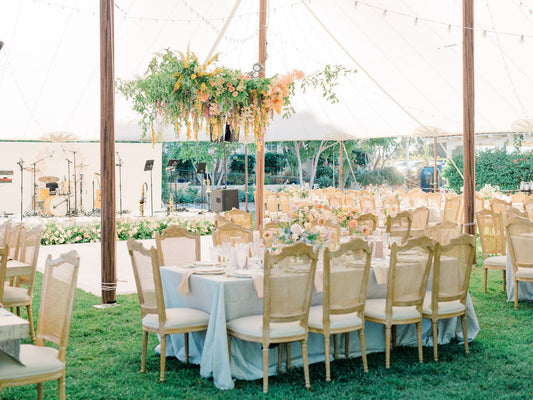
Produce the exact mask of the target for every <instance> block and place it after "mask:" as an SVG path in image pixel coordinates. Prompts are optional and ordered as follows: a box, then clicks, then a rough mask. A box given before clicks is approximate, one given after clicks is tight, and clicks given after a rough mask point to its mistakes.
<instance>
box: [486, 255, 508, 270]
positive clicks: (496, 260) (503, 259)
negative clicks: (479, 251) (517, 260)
mask: <svg viewBox="0 0 533 400" xmlns="http://www.w3.org/2000/svg"><path fill="white" fill-rule="evenodd" d="M483 265H486V266H488V267H501V268H505V267H506V265H507V256H494V257H488V258H487V259H486V260H485V261H483Z"/></svg>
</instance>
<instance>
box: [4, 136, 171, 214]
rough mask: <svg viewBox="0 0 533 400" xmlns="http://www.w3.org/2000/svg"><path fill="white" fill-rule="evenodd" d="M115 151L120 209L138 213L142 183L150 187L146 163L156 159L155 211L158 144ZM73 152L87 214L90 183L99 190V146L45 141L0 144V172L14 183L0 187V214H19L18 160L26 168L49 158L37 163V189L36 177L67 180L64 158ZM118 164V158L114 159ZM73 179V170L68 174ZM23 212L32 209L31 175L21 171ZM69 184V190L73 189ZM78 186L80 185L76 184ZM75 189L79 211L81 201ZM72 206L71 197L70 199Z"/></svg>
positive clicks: (118, 145) (117, 147)
mask: <svg viewBox="0 0 533 400" xmlns="http://www.w3.org/2000/svg"><path fill="white" fill-rule="evenodd" d="M115 150H116V151H117V152H118V153H119V155H120V158H121V159H122V162H123V167H122V208H123V210H130V211H133V212H134V213H136V214H138V213H139V200H140V198H141V190H142V183H143V182H147V183H148V186H149V185H150V173H149V172H144V164H145V161H146V160H151V159H153V160H155V162H154V168H153V198H154V210H158V209H160V208H161V144H156V145H155V146H152V144H149V143H116V144H115ZM71 151H76V152H77V153H76V164H77V165H85V167H83V168H77V171H76V172H77V175H78V179H79V175H80V173H81V174H82V175H83V185H82V189H83V195H82V200H83V209H84V210H85V211H90V210H91V209H92V206H93V200H92V199H93V191H92V184H93V182H94V185H95V189H98V187H99V185H98V183H97V178H96V174H95V173H98V172H100V143H48V142H0V170H13V171H14V175H13V182H12V183H4V184H0V213H2V212H9V213H14V214H19V213H20V168H19V166H18V165H17V161H19V160H20V159H22V160H24V166H25V167H29V166H30V164H31V163H33V162H35V161H37V160H40V159H42V158H46V157H48V156H50V155H52V157H51V158H48V159H46V160H44V161H42V162H40V163H38V164H37V169H38V170H39V171H38V172H37V173H36V178H37V181H36V183H37V186H38V187H42V188H44V187H45V184H44V183H41V182H40V181H39V180H38V178H39V177H41V176H56V177H58V178H59V184H60V185H61V182H63V181H66V180H67V175H68V174H67V161H66V160H67V158H68V159H70V160H72V159H73V154H72V153H71ZM115 158H116V161H117V162H118V158H117V157H116V154H115ZM115 170H116V189H117V193H116V207H117V212H118V211H119V198H120V197H119V173H118V170H119V168H118V167H115ZM70 174H71V177H72V180H73V174H74V172H73V170H72V166H71V171H70ZM23 179H24V180H23V182H24V197H23V206H24V210H28V209H31V206H32V204H31V203H32V187H31V185H32V174H31V172H29V171H24V177H23ZM73 185H74V182H73V181H72V189H71V190H73V189H74V186H73ZM78 185H79V183H78ZM79 191H80V189H79V186H78V208H79V202H80V195H79ZM71 204H72V206H73V204H74V196H72V198H71ZM145 215H150V192H149V191H148V192H146V203H145Z"/></svg>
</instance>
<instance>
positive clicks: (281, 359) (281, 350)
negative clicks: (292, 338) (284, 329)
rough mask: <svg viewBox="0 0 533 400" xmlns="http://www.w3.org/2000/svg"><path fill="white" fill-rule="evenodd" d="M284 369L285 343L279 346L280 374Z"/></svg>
mask: <svg viewBox="0 0 533 400" xmlns="http://www.w3.org/2000/svg"><path fill="white" fill-rule="evenodd" d="M282 369H283V343H280V344H279V345H278V374H279V373H281V370H282Z"/></svg>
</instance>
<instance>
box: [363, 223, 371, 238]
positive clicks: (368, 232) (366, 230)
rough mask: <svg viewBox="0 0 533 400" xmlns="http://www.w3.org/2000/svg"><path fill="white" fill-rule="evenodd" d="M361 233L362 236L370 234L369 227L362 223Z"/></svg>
mask: <svg viewBox="0 0 533 400" xmlns="http://www.w3.org/2000/svg"><path fill="white" fill-rule="evenodd" d="M361 235H363V236H368V235H370V228H369V227H368V226H366V225H363V226H362V227H361Z"/></svg>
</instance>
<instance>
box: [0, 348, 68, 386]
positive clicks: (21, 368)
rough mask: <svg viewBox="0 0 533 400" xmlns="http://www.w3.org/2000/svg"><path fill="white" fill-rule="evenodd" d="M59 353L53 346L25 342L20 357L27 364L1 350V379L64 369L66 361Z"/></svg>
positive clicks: (49, 372)
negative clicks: (60, 357) (61, 358)
mask: <svg viewBox="0 0 533 400" xmlns="http://www.w3.org/2000/svg"><path fill="white" fill-rule="evenodd" d="M57 355H58V352H57V350H56V349H54V348H52V347H45V346H35V345H33V344H24V345H22V346H20V359H21V360H22V361H23V362H24V364H25V365H22V364H19V363H18V362H16V361H15V360H13V359H12V358H11V357H9V356H8V355H7V354H5V353H3V352H1V351H0V381H2V380H12V379H18V378H25V377H29V376H37V375H43V374H51V373H54V372H59V371H62V370H64V369H65V363H64V362H63V361H61V360H60V359H59V358H57Z"/></svg>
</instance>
